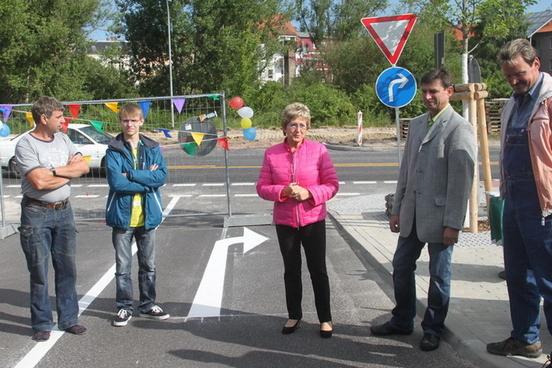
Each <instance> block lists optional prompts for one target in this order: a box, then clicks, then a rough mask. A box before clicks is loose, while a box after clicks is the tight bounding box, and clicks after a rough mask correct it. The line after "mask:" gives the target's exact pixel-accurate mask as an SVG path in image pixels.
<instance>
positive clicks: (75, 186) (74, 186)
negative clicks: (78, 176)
mask: <svg viewBox="0 0 552 368" xmlns="http://www.w3.org/2000/svg"><path fill="white" fill-rule="evenodd" d="M80 187H82V184H71V188H80Z"/></svg>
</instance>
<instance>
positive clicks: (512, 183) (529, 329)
mask: <svg viewBox="0 0 552 368" xmlns="http://www.w3.org/2000/svg"><path fill="white" fill-rule="evenodd" d="M506 185H507V190H508V193H509V195H508V197H507V198H505V201H504V217H503V231H504V242H503V244H504V266H505V267H504V268H505V270H506V281H507V285H508V296H509V297H510V317H511V319H512V327H513V329H512V332H511V337H512V338H514V339H516V340H519V341H522V342H525V343H528V344H532V343H534V342H537V341H539V339H540V338H539V329H540V298H541V296H542V298H543V299H544V305H543V309H544V314H545V316H546V322H547V325H548V331H549V332H550V333H551V334H552V266H551V265H552V216H548V217H547V218H545V219H543V218H542V215H541V212H540V205H539V203H538V199H537V196H536V189H535V184H534V181H533V180H528V179H522V178H516V179H512V178H510V179H509V180H507V181H506ZM542 221H544V223H543V222H542Z"/></svg>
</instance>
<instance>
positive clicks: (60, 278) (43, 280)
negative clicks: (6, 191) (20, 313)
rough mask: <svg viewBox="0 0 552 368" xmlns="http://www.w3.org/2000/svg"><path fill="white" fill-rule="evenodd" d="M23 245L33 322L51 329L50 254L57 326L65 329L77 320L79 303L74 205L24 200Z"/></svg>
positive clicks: (22, 218) (35, 327)
mask: <svg viewBox="0 0 552 368" xmlns="http://www.w3.org/2000/svg"><path fill="white" fill-rule="evenodd" d="M19 235H20V239H21V248H22V249H23V252H24V253H25V258H26V259H27V268H28V270H29V272H30V276H31V280H30V284H31V295H30V296H31V326H32V328H33V330H35V331H50V330H51V329H52V326H53V319H52V307H51V305H50V300H49V297H48V263H49V257H50V254H51V255H52V264H53V266H54V271H55V287H56V307H57V316H58V328H59V329H61V330H64V329H66V328H69V327H71V326H73V325H76V324H77V323H78V313H79V304H78V300H77V291H76V289H75V282H76V278H77V269H76V265H75V248H76V243H77V237H76V229H75V220H74V218H73V211H72V209H71V205H69V204H67V207H65V208H63V209H51V208H46V207H41V206H39V205H36V204H33V203H30V202H29V201H28V200H26V199H25V198H23V200H22V201H21V227H20V228H19Z"/></svg>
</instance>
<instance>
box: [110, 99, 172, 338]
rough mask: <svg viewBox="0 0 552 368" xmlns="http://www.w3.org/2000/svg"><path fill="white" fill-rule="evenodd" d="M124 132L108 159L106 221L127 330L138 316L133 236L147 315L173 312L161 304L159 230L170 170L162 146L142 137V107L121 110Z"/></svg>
mask: <svg viewBox="0 0 552 368" xmlns="http://www.w3.org/2000/svg"><path fill="white" fill-rule="evenodd" d="M119 122H120V124H121V130H122V132H121V133H120V134H119V135H117V136H116V137H115V138H113V139H112V140H111V142H109V147H108V149H107V155H106V171H107V182H108V183H109V196H108V198H107V208H106V223H107V225H108V226H111V227H112V228H113V232H112V240H113V247H114V248H115V261H116V266H117V269H116V271H115V279H116V287H117V294H116V304H117V314H116V315H115V317H114V318H113V321H112V325H113V326H116V327H122V326H126V325H127V323H128V321H129V320H130V319H131V318H132V315H133V297H132V296H133V294H132V280H131V265H132V238H134V239H135V240H136V245H137V247H138V265H139V271H138V284H139V288H140V304H139V306H138V311H139V312H140V315H141V316H143V317H148V318H153V319H167V318H169V314H168V313H165V312H164V311H163V309H162V308H161V307H160V306H159V305H157V304H155V251H154V244H155V229H156V228H157V226H159V224H160V223H161V220H162V217H163V208H162V206H161V194H160V192H159V188H160V187H161V186H162V185H163V184H164V183H165V178H166V177H167V167H166V166H165V160H164V159H163V156H162V155H161V149H160V147H159V144H158V143H157V142H155V141H153V140H151V139H150V138H148V137H145V136H143V135H142V134H140V127H141V126H142V125H143V124H144V115H143V113H142V109H141V108H140V106H138V105H137V104H134V103H129V104H126V105H124V106H122V107H121V110H120V111H119Z"/></svg>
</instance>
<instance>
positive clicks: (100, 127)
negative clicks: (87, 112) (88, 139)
mask: <svg viewBox="0 0 552 368" xmlns="http://www.w3.org/2000/svg"><path fill="white" fill-rule="evenodd" d="M90 125H92V126H93V127H94V129H96V131H98V132H100V133H103V132H104V125H105V123H104V122H103V121H98V120H90Z"/></svg>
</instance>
